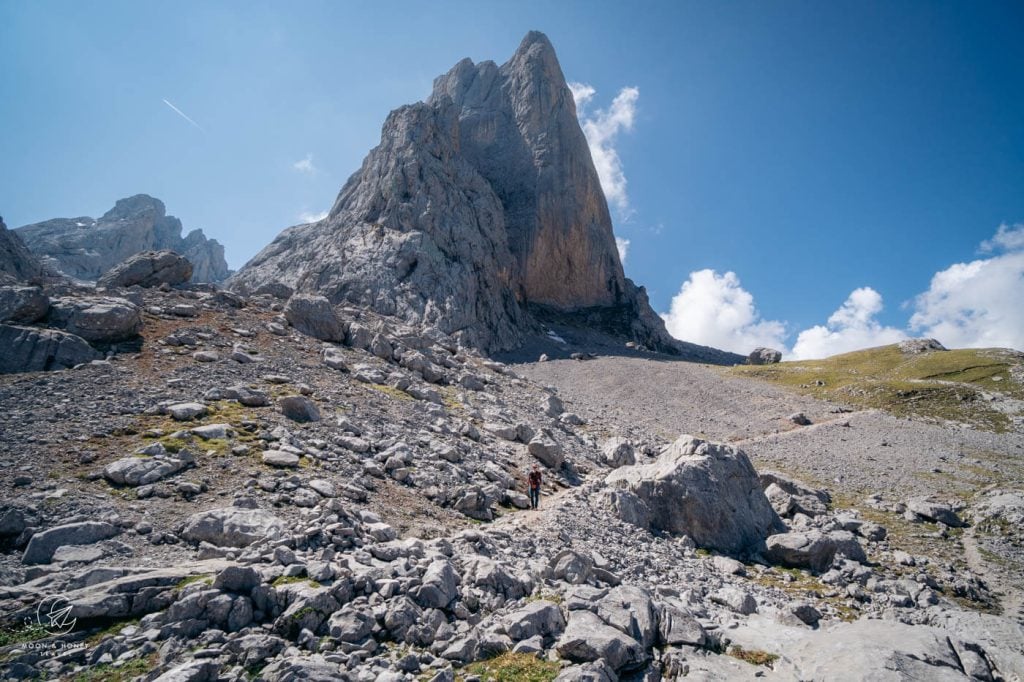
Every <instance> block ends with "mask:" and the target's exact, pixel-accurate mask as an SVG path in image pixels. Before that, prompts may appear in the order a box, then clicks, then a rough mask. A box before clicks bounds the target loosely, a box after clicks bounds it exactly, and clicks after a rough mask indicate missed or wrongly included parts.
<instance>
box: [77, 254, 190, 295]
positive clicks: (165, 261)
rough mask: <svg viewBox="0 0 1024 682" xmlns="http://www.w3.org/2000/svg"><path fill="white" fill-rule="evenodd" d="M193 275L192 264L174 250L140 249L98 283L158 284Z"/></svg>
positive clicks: (108, 272)
mask: <svg viewBox="0 0 1024 682" xmlns="http://www.w3.org/2000/svg"><path fill="white" fill-rule="evenodd" d="M191 277H192V264H191V263H189V262H188V259H187V258H183V257H182V256H180V255H178V254H177V253H175V252H174V251H170V250H167V249H165V250H163V251H142V252H140V253H136V254H134V255H132V256H129V257H128V258H126V259H125V260H124V261H122V262H121V263H118V264H117V265H115V266H114V267H112V268H111V269H110V270H107V272H105V273H104V274H103V275H102V276H101V277H100V278H99V279H98V280H97V281H96V284H97V285H98V286H101V287H108V288H110V287H131V286H140V287H158V286H160V285H161V284H170V285H172V286H173V285H175V284H184V283H185V282H187V281H189V279H190V278H191Z"/></svg>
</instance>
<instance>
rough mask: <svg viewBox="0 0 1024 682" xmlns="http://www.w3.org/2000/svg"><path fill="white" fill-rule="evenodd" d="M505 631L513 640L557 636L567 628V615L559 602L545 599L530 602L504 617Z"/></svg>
mask: <svg viewBox="0 0 1024 682" xmlns="http://www.w3.org/2000/svg"><path fill="white" fill-rule="evenodd" d="M504 622H505V631H506V632H507V633H508V636H509V637H511V638H512V640H513V641H515V642H518V641H520V640H524V639H528V638H531V637H535V636H537V635H540V636H541V637H557V636H558V635H560V634H562V631H563V630H565V617H564V616H562V610H561V609H560V608H559V607H558V604H555V603H554V602H550V601H547V600H544V599H540V600H537V601H534V602H530V603H529V604H527V605H526V606H524V607H523V608H521V609H517V610H516V611H513V612H512V613H509V614H508V615H506V616H505V617H504Z"/></svg>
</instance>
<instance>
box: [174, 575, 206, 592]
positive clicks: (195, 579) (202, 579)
mask: <svg viewBox="0 0 1024 682" xmlns="http://www.w3.org/2000/svg"><path fill="white" fill-rule="evenodd" d="M193 583H203V584H204V585H212V584H213V576H212V575H209V574H206V575H202V574H201V575H190V576H188V577H187V578H182V579H181V580H179V581H178V584H177V585H175V586H174V589H176V590H183V589H185V588H186V587H188V586H189V585H192V584H193Z"/></svg>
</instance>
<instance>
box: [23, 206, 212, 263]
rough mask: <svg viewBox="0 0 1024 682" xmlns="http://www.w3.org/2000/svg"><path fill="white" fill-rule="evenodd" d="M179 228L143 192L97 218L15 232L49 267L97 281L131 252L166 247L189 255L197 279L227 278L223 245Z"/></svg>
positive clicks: (50, 222)
mask: <svg viewBox="0 0 1024 682" xmlns="http://www.w3.org/2000/svg"><path fill="white" fill-rule="evenodd" d="M181 232H182V229H181V221H180V220H178V219H177V218H175V217H174V216H169V215H167V211H166V208H165V207H164V204H163V202H161V201H160V200H159V199H154V198H153V197H150V196H147V195H145V194H138V195H136V196H133V197H128V198H126V199H120V200H119V201H118V202H117V204H116V205H115V206H114V208H112V209H110V210H109V211H107V212H106V213H105V214H104V215H103V217H101V218H99V219H98V220H94V219H93V218H88V217H81V218H70V219H68V218H56V219H53V220H47V221H44V222H41V223H35V224H33V225H26V226H24V227H19V228H18V229H17V231H16V233H17V235H18V236H20V237H21V238H22V239H23V240H24V242H25V244H26V246H28V248H29V249H30V250H31V251H32V252H33V253H35V254H37V255H38V256H39V257H40V258H41V259H42V260H43V261H44V262H45V263H46V264H47V265H50V266H52V267H53V269H55V270H57V271H59V272H61V273H63V274H65V275H67V276H68V277H72V278H74V279H78V280H86V281H95V280H97V279H98V278H99V277H100V275H102V274H103V273H105V272H107V271H108V270H110V269H111V268H113V267H114V266H115V265H117V264H118V263H121V262H122V261H124V260H125V259H127V258H128V257H130V256H132V255H133V254H136V253H139V252H142V251H159V250H164V249H167V250H171V251H174V252H176V253H179V254H182V255H183V256H184V257H185V258H186V259H188V261H189V262H190V263H191V264H192V281H194V282H220V281H223V280H224V279H225V278H227V276H228V274H229V270H228V265H227V262H226V261H225V260H224V247H223V246H221V245H220V244H218V243H217V242H216V241H215V240H213V239H207V238H206V236H205V235H203V232H202V230H192V231H191V232H189V233H188V235H187V236H185V237H184V238H182V236H181Z"/></svg>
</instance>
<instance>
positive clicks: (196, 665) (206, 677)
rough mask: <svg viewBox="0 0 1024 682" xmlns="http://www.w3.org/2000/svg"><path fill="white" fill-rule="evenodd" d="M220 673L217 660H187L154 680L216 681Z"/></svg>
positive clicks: (159, 681) (155, 681)
mask: <svg viewBox="0 0 1024 682" xmlns="http://www.w3.org/2000/svg"><path fill="white" fill-rule="evenodd" d="M219 673H220V664H219V663H218V662H217V661H210V660H195V661H187V662H185V663H182V664H181V665H177V666H175V667H173V668H171V669H170V670H168V671H167V672H165V673H163V674H162V675H160V676H159V677H157V678H156V679H155V680H154V682H216V680H217V676H218V675H219Z"/></svg>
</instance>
